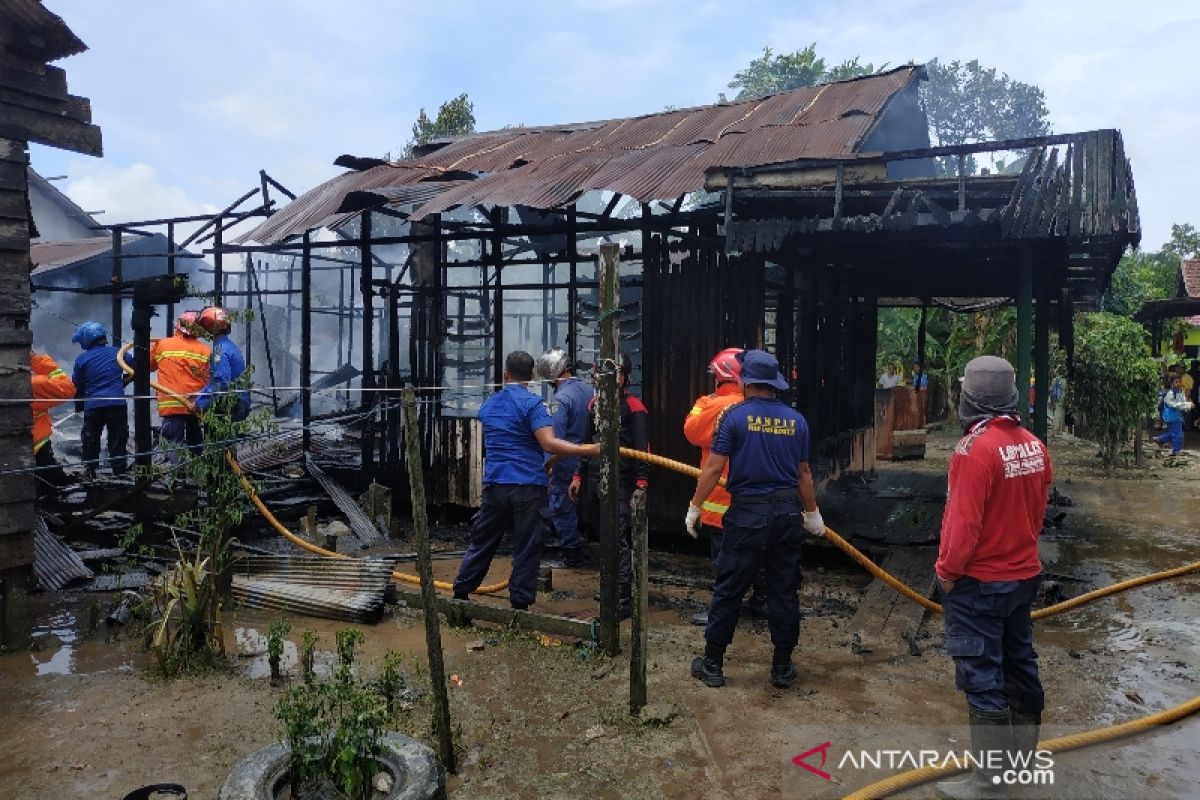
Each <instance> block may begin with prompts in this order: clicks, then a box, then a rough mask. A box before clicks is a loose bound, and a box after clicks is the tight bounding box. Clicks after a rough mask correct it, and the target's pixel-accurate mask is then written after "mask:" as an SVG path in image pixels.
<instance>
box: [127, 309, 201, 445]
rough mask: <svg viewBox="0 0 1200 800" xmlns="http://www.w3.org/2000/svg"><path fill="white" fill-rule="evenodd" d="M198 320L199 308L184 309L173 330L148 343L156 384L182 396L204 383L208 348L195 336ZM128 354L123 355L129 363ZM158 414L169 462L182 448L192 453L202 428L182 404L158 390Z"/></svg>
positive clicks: (196, 334) (198, 388)
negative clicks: (156, 378)
mask: <svg viewBox="0 0 1200 800" xmlns="http://www.w3.org/2000/svg"><path fill="white" fill-rule="evenodd" d="M199 319H200V312H199V311H184V312H183V313H182V314H180V315H179V319H177V320H175V332H174V333H173V334H172V335H171V336H168V337H167V338H165V339H159V340H157V341H156V342H154V344H152V345H151V346H150V371H151V372H154V371H157V372H158V384H159V385H160V386H162V387H163V389H169V390H170V391H171V392H174V393H175V394H177V395H181V396H183V397H191V396H192V395H195V394H196V393H197V392H199V391H200V390H201V389H203V388H204V387H205V386H206V385H207V384H208V379H209V367H208V362H209V359H210V358H211V357H212V348H210V347H209V346H208V345H207V344H205V343H204V342H202V341H200V339H199V333H198V332H199V331H200V328H199V327H198V325H197V323H198V322H199ZM132 356H133V354H132V353H126V354H125V360H126V361H127V362H129V364H130V365H132V364H133V358H132ZM158 416H159V417H161V418H162V433H161V436H162V439H163V441H165V442H169V443H170V446H169V447H168V448H167V458H168V459H170V461H171V463H172V464H177V463H179V460H180V455H181V453H180V451H182V450H183V449H184V448H185V447H186V448H187V449H188V450H190V451H191V452H193V453H196V452H198V451H199V449H200V446H201V445H202V444H203V443H204V431H203V430H202V429H201V428H200V420H199V419H198V418H197V417H196V415H195V414H194V413H193V411H192V409H191V408H189V407H188V406H187V404H186V403H184V402H183V401H182V400H180V399H179V398H178V397H175V396H174V395H173V394H171V393H170V392H166V391H163V390H161V389H160V390H159V392H158Z"/></svg>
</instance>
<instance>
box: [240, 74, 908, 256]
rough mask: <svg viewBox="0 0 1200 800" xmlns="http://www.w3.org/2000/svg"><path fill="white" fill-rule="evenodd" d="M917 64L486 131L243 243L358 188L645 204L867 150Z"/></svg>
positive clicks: (300, 205) (439, 205) (358, 181)
mask: <svg viewBox="0 0 1200 800" xmlns="http://www.w3.org/2000/svg"><path fill="white" fill-rule="evenodd" d="M922 74H923V73H922V68H921V67H919V66H915V65H910V66H905V67H900V68H898V69H894V70H891V71H889V72H883V73H880V74H878V75H870V76H867V77H863V78H856V79H853V80H848V81H839V82H837V83H827V84H822V85H819V86H809V87H805V88H802V89H795V90H793V91H790V92H782V93H780V94H775V95H768V96H767V97H762V98H758V99H755V100H743V101H738V102H732V103H720V104H716V105H710V106H699V107H696V108H687V109H678V110H673V111H663V112H659V113H656V114H646V115H643V116H639V117H627V118H624V119H613V120H606V121H601V122H593V123H584V124H574V125H564V126H549V127H539V128H509V129H505V130H500V131H492V132H489V133H483V134H476V135H472V136H468V137H464V138H462V139H458V140H455V141H454V142H452V143H451V144H449V145H447V146H445V147H443V148H441V149H439V150H436V151H434V152H432V153H429V154H428V155H425V156H422V157H421V158H420V159H419V160H417V161H407V162H400V163H396V164H384V165H380V166H375V167H372V168H369V169H365V170H363V171H361V172H348V173H345V174H342V175H339V176H338V177H336V178H333V179H332V180H329V181H326V182H325V183H323V184H321V185H320V186H317V187H315V188H313V189H310V190H309V191H308V192H306V193H305V194H303V195H301V196H300V197H299V198H297V199H296V200H295V201H293V202H292V203H290V204H289V205H287V206H286V207H284V208H283V209H281V210H280V211H279V212H278V213H276V214H274V215H272V216H271V217H270V218H269V219H268V220H266V221H265V222H264V223H263V224H262V225H260V226H258V227H257V228H256V229H255V230H253V231H251V232H250V233H248V234H246V235H245V236H243V237H242V238H241V239H240V240H239V241H257V242H261V243H264V244H269V243H273V242H278V241H282V240H283V239H286V238H288V237H290V236H294V235H296V234H298V233H302V232H303V231H305V230H307V229H310V228H313V227H317V226H319V225H320V224H322V222H323V221H324V220H327V219H329V218H330V217H331V216H333V215H334V214H335V213H336V211H337V210H338V209H339V208H340V207H341V204H342V200H343V198H345V197H346V196H347V195H348V194H350V193H351V192H361V191H371V190H373V189H385V188H391V187H397V186H403V185H406V184H417V183H422V182H429V181H435V180H437V179H439V178H445V179H450V180H455V179H461V178H463V177H464V173H474V174H481V175H482V177H480V178H479V179H478V180H474V181H466V182H463V183H461V184H460V185H456V186H454V187H451V188H448V189H446V190H445V191H443V192H441V193H440V194H438V195H437V196H436V197H434V198H432V199H430V200H428V201H426V202H425V203H424V204H423V205H421V206H419V207H418V208H417V209H416V210H415V211H414V212H413V214H412V218H413V219H420V218H422V217H424V216H427V215H429V214H433V213H437V212H440V211H445V210H447V209H450V208H452V207H454V206H469V205H476V204H488V205H507V206H513V205H522V206H530V207H533V208H555V207H558V206H561V205H564V204H567V203H570V202H571V201H572V200H574V199H576V198H577V197H579V196H580V195H581V194H583V193H584V192H587V191H589V190H600V189H604V190H610V191H614V192H620V193H621V194H625V195H628V196H630V197H633V198H635V199H637V200H639V201H641V202H649V201H650V200H656V199H667V198H673V197H679V196H681V195H684V194H687V193H688V192H694V191H698V190H700V189H703V188H704V171H705V170H706V169H710V168H712V167H743V166H755V165H759V164H765V163H774V162H779V161H790V160H795V159H800V158H834V157H839V156H847V155H850V154H853V153H855V152H857V151H858V148H859V146H860V145H861V144H862V142H863V140H864V139H865V137H866V136H867V134H868V133H869V132H870V131H871V129H872V128H873V127H874V125H875V123H876V121H877V120H878V119H879V117H880V115H881V114H882V112H883V110H884V108H885V107H886V106H887V104H888V101H889V100H890V99H891V98H892V97H893V96H895V95H896V94H897V93H899V92H901V91H903V90H904V89H906V88H907V87H909V86H910V85H911V84H912V82H913V81H914V80H916V79H918V78H920V77H921V75H922Z"/></svg>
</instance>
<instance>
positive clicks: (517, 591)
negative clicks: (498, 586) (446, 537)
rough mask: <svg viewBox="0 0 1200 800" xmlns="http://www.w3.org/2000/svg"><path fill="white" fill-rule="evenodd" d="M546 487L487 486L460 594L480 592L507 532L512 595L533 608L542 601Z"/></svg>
mask: <svg viewBox="0 0 1200 800" xmlns="http://www.w3.org/2000/svg"><path fill="white" fill-rule="evenodd" d="M545 505H546V487H545V486H519V485H516V484H496V483H494V484H490V485H488V486H484V487H483V502H482V503H481V504H480V506H479V511H478V512H476V514H475V519H474V520H473V521H472V523H471V535H470V537H469V538H468V539H467V552H466V553H465V554H463V560H462V564H460V565H459V567H458V577H457V578H455V579H454V593H455V594H469V593H471V592H473V591H475V590H476V589H478V588H479V584H481V583H483V579H484V576H486V575H487V572H488V568H489V567H491V566H492V558H493V557H494V556H495V555H496V550H497V549H498V548H499V547H500V540H501V539H502V538H503V537H504V534H506V533H511V534H512V574H511V575H510V576H509V579H508V597H509V600H511V601H512V602H513V603H521V604H525V605H529V604H531V603H533V602H534V601H535V600H536V599H537V577H538V566H539V564H540V563H541V558H542V509H543V508H544V507H545Z"/></svg>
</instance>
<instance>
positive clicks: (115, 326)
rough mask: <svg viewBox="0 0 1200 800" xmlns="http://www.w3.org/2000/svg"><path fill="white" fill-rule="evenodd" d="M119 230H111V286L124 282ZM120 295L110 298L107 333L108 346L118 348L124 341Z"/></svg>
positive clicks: (117, 292) (115, 294) (114, 293)
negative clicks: (110, 311)
mask: <svg viewBox="0 0 1200 800" xmlns="http://www.w3.org/2000/svg"><path fill="white" fill-rule="evenodd" d="M121 244H122V237H121V228H120V226H117V227H115V228H113V229H112V277H111V279H110V280H111V281H112V284H113V285H114V286H115V285H117V284H118V283H121V282H122V281H124V280H125V275H124V272H123V265H122V264H121ZM121 312H122V309H121V293H120V292H119V291H114V292H113V296H112V330H110V331H109V334H110V336H109V340H108V341H109V344H111V345H113V346H114V347H120V346H121V344H122V340H123V339H124V336H123V335H122V334H123V331H122V330H121Z"/></svg>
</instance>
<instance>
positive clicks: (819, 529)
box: [804, 509, 825, 538]
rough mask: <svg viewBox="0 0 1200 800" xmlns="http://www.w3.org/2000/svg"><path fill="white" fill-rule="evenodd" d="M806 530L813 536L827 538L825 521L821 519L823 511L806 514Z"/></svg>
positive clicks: (818, 510)
mask: <svg viewBox="0 0 1200 800" xmlns="http://www.w3.org/2000/svg"><path fill="white" fill-rule="evenodd" d="M804 530H806V531H808V532H809V533H811V534H812V535H813V536H820V537H821V538H825V520H823V519H821V510H820V509H817V510H816V511H805V512H804Z"/></svg>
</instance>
